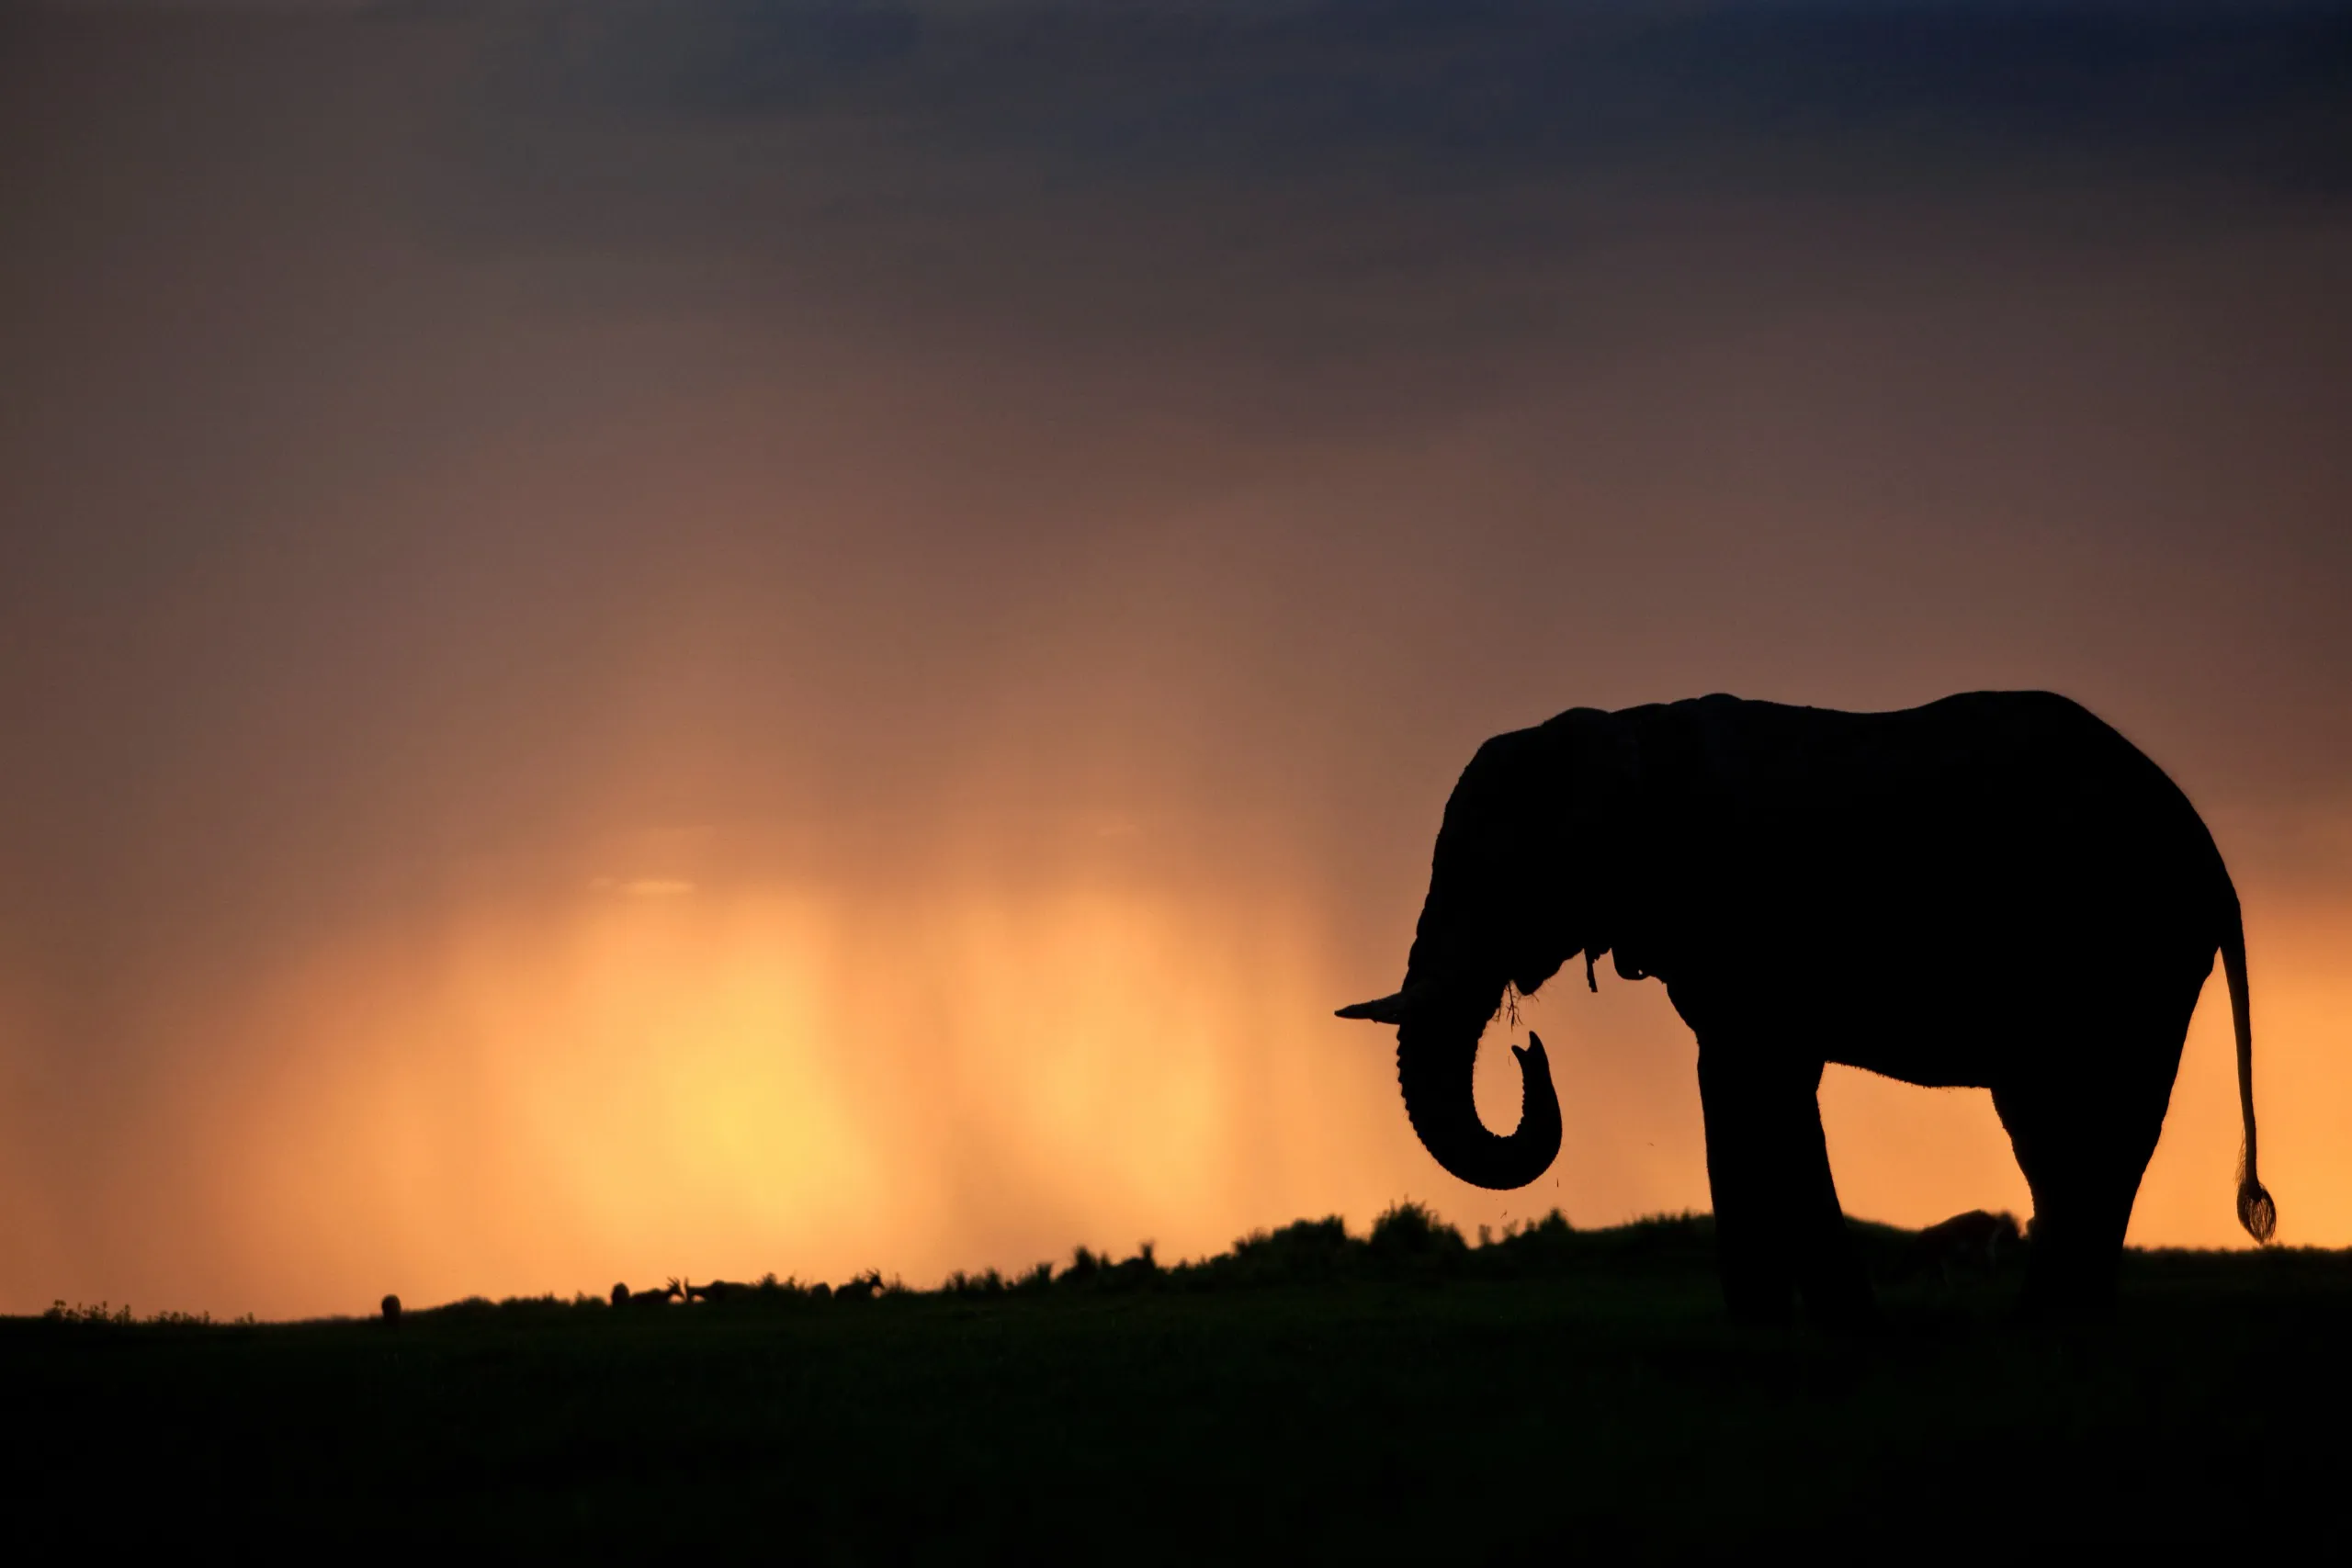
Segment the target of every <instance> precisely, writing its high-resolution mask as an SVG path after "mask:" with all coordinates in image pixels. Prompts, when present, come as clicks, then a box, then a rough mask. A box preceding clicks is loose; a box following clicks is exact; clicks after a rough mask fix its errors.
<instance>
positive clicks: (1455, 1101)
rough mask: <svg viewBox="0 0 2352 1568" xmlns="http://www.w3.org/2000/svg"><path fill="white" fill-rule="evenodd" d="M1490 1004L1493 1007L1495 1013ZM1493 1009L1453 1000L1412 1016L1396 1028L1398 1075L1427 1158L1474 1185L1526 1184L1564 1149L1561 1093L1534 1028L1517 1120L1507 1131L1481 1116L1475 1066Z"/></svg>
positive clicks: (1524, 1058) (1523, 1058)
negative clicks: (1473, 1081) (1473, 1084)
mask: <svg viewBox="0 0 2352 1568" xmlns="http://www.w3.org/2000/svg"><path fill="white" fill-rule="evenodd" d="M1489 1012H1490V1010H1489ZM1489 1012H1477V1011H1475V1010H1472V1009H1469V1008H1462V1007H1453V1008H1446V1009H1443V1010H1431V1013H1433V1014H1434V1016H1432V1015H1431V1014H1423V1015H1422V1016H1419V1017H1416V1018H1413V1019H1410V1020H1408V1021H1406V1022H1405V1023H1404V1024H1403V1025H1402V1027H1400V1028H1399V1029H1398V1030H1397V1084H1398V1086H1399V1087H1400V1088H1402V1089H1403V1090H1404V1091H1405V1114H1406V1115H1407V1116H1408V1117H1410V1118H1411V1119H1412V1122H1413V1131H1414V1132H1415V1133H1417V1134H1419V1135H1420V1140H1421V1145H1422V1146H1423V1147H1424V1148H1426V1149H1428V1150H1429V1151H1430V1157H1432V1158H1433V1159H1435V1160H1436V1161H1437V1162H1438V1164H1440V1165H1442V1166H1443V1167H1444V1168H1446V1169H1447V1170H1449V1171H1451V1172H1452V1173H1453V1175H1454V1176H1456V1177H1459V1178H1460V1179H1462V1180H1464V1181H1466V1182H1468V1183H1470V1184H1471V1185H1472V1186H1473V1187H1487V1188H1493V1189H1497V1190H1509V1189H1510V1188H1514V1187H1524V1186H1526V1185H1527V1184H1528V1183H1529V1182H1531V1181H1532V1180H1534V1179H1536V1178H1537V1177H1539V1176H1541V1175H1543V1174H1544V1171H1545V1170H1546V1169H1547V1168H1549V1167H1550V1166H1551V1164H1552V1160H1553V1158H1554V1156H1556V1155H1557V1154H1558V1153H1559V1152H1560V1100H1559V1096H1558V1095H1557V1094H1555V1092H1554V1090H1553V1089H1552V1065H1551V1063H1550V1061H1549V1060H1548V1059H1547V1058H1546V1057H1545V1056H1544V1042H1543V1041H1542V1040H1540V1039H1538V1038H1536V1037H1535V1036H1534V1035H1532V1034H1530V1035H1529V1036H1528V1039H1527V1043H1526V1044H1525V1045H1524V1046H1518V1045H1514V1046H1512V1047H1511V1054H1512V1055H1515V1056H1517V1057H1518V1058H1519V1080H1520V1110H1519V1126H1518V1128H1517V1129H1516V1130H1515V1131H1513V1132H1512V1133H1511V1134H1510V1136H1509V1137H1501V1136H1498V1135H1497V1134H1494V1133H1492V1132H1489V1131H1488V1130H1487V1125H1486V1123H1485V1122H1481V1121H1479V1120H1478V1102H1477V1100H1476V1098H1475V1096H1474V1095H1473V1093H1472V1091H1471V1069H1472V1068H1473V1067H1474V1066H1476V1062H1477V1059H1478V1036H1479V1033H1480V1032H1481V1031H1482V1030H1483V1029H1484V1028H1485V1026H1486V1021H1487V1016H1489Z"/></svg>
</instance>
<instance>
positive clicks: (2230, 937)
mask: <svg viewBox="0 0 2352 1568" xmlns="http://www.w3.org/2000/svg"><path fill="white" fill-rule="evenodd" d="M2227 893H2228V898H2229V903H2228V909H2227V918H2226V920H2225V923H2224V924H2223V925H2222V974H2223V975H2224V976H2227V978H2228V980H2229V983H2230V1019H2231V1021H2232V1022H2233V1023H2234V1024H2235V1025H2236V1026H2237V1037H2238V1111H2239V1113H2240V1114H2241V1115H2242V1116H2243V1117H2244V1118H2245V1147H2244V1148H2243V1149H2242V1150H2241V1151H2240V1152H2239V1155H2238V1224H2242V1225H2244V1226H2245V1231H2246V1234H2247V1235H2250V1236H2252V1237H2254V1239H2255V1240H2256V1241H2261V1242H2267V1241H2268V1240H2269V1239H2270V1237H2271V1235H2272V1234H2273V1233H2274V1232H2276V1231H2277V1230H2278V1204H2276V1203H2274V1202H2272V1201H2270V1194H2269V1192H2268V1191H2267V1190H2265V1189H2264V1187H2263V1185H2262V1179H2261V1178H2260V1177H2259V1176H2258V1175H2256V1172H2255V1165H2254V1156H2255V1146H2254V1017H2253V1013H2252V1011H2251V1008H2252V999H2251V998H2250V996H2249V995H2248V993H2247V990H2246V984H2245V918H2244V917H2243V915H2242V914H2241V913H2240V912H2239V909H2238V896H2237V889H2235V888H2234V887H2232V888H2228V889H2227Z"/></svg>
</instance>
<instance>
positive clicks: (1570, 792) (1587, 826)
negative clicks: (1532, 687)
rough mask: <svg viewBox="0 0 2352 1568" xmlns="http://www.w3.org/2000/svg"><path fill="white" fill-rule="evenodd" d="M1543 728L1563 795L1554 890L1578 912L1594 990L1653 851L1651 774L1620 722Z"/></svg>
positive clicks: (1591, 715)
mask: <svg viewBox="0 0 2352 1568" xmlns="http://www.w3.org/2000/svg"><path fill="white" fill-rule="evenodd" d="M1633 711H1634V712H1639V711H1640V710H1638V709H1637V710H1633ZM1544 728H1545V729H1547V730H1550V731H1552V732H1553V734H1554V737H1555V745H1556V747H1557V748H1558V751H1559V756H1560V776H1561V778H1562V780H1563V783H1564V786H1565V790H1566V810H1565V811H1563V812H1561V813H1560V814H1559V816H1560V820H1561V826H1562V829H1563V840H1564V841H1562V842H1561V843H1560V844H1558V845H1557V846H1556V848H1555V853H1556V854H1557V855H1558V856H1559V861H1558V864H1559V868H1560V883H1559V886H1562V887H1563V888H1565V889H1567V890H1568V891H1567V897H1568V899H1569V900H1570V902H1571V903H1572V904H1574V905H1575V906H1576V908H1577V912H1576V916H1575V918H1576V919H1577V938H1576V941H1577V948H1578V949H1579V950H1580V951H1581V952H1582V953H1583V954H1584V958H1585V980H1586V983H1587V984H1588V985H1593V987H1594V988H1595V989H1596V990H1597V989H1599V987H1598V986H1597V985H1594V982H1593V976H1592V964H1593V962H1594V961H1595V960H1597V959H1598V958H1599V957H1600V955H1601V954H1602V953H1606V952H1608V951H1609V949H1610V948H1611V946H1612V945H1614V943H1615V942H1616V941H1617V939H1618V937H1619V936H1620V935H1621V934H1622V928H1623V920H1624V919H1625V915H1626V908H1625V906H1626V903H1627V901H1628V899H1629V897H1631V896H1633V894H1634V890H1635V889H1636V888H1637V887H1638V886H1639V880H1640V868H1641V865H1642V863H1643V861H1644V860H1645V859H1646V858H1647V857H1648V856H1649V854H1650V853H1652V852H1653V851H1654V847H1655V846H1654V835H1653V833H1652V830H1651V824H1652V821H1653V819H1654V814H1653V812H1652V810H1651V808H1650V802H1649V798H1648V795H1649V779H1648V773H1649V770H1648V767H1647V765H1646V759H1645V756H1644V754H1643V748H1642V742H1641V736H1640V734H1639V731H1638V728H1637V727H1636V726H1635V725H1634V724H1633V723H1631V722H1629V719H1628V716H1627V715H1625V714H1613V713H1604V712H1602V711H1601V710H1600V709H1599V708H1570V709H1569V710H1568V711H1567V712H1566V713H1564V714H1562V715H1560V716H1558V717H1556V718H1555V719H1553V720H1551V721H1550V722H1549V723H1547V724H1546V725H1545V726H1544Z"/></svg>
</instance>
